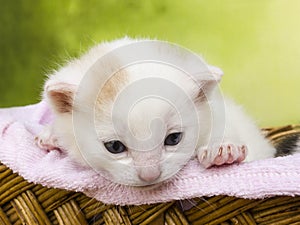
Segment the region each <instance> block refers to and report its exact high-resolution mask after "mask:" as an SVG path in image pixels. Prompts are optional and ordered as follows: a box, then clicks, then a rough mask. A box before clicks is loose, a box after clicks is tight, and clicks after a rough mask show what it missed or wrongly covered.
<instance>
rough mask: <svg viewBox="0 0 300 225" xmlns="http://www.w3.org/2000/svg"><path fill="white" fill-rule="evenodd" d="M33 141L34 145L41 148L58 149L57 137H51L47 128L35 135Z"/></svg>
mask: <svg viewBox="0 0 300 225" xmlns="http://www.w3.org/2000/svg"><path fill="white" fill-rule="evenodd" d="M34 142H35V144H36V146H38V147H39V148H40V149H43V150H47V151H52V150H59V147H58V143H57V139H56V138H55V137H53V136H52V135H51V134H50V132H49V131H47V130H46V131H44V132H42V133H41V134H40V135H38V136H36V137H35V138H34Z"/></svg>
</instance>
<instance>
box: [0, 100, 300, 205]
mask: <svg viewBox="0 0 300 225" xmlns="http://www.w3.org/2000/svg"><path fill="white" fill-rule="evenodd" d="M52 119H53V118H52V114H51V112H50V110H49V109H48V107H47V105H46V104H45V103H44V102H41V103H39V104H36V105H31V106H26V107H17V108H9V109H0V161H1V162H2V163H4V164H5V165H7V166H8V167H10V168H11V169H12V170H13V171H14V172H18V173H19V174H20V175H21V176H23V177H24V178H25V179H27V180H28V181H32V182H34V183H39V184H42V185H44V186H48V187H55V188H63V189H67V190H73V191H80V192H84V193H85V194H86V195H88V196H90V197H94V198H96V199H98V200H100V201H102V202H104V203H110V204H119V205H125V204H126V205H129V204H137V205H138V204H145V203H156V202H166V201H170V200H178V199H189V198H193V197H200V196H213V195H229V196H236V197H242V198H263V197H268V196H274V195H290V196H294V195H300V154H297V155H294V156H288V157H282V158H276V159H268V160H261V161H256V162H251V163H242V164H240V165H236V164H235V165H230V166H223V167H219V168H211V169H207V170H205V171H203V170H201V169H200V166H199V165H198V163H197V161H196V160H192V161H190V162H189V163H188V164H187V165H186V166H185V167H184V168H183V169H182V170H181V171H180V173H179V176H177V177H176V178H174V179H173V180H171V181H169V182H168V183H165V184H163V185H162V186H160V187H159V188H157V189H149V190H147V189H143V188H132V187H128V186H123V185H117V184H114V183H112V182H111V181H109V180H106V179H105V178H104V177H102V176H101V175H100V174H98V173H97V172H95V171H94V170H92V169H84V168H82V167H80V166H78V165H76V163H74V162H72V161H71V160H70V159H69V158H68V157H67V156H66V155H64V154H62V153H60V152H59V151H51V152H46V151H43V150H41V149H39V148H37V147H36V146H35V144H34V137H35V135H36V134H37V133H38V132H39V131H40V130H41V129H42V127H43V126H44V125H45V124H47V123H50V122H51V120H52Z"/></svg>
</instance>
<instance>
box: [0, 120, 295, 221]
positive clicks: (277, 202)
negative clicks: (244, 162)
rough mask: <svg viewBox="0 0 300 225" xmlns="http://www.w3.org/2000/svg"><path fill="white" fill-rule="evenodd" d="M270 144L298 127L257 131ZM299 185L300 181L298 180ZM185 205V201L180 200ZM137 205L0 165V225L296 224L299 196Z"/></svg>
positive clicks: (197, 199) (220, 197) (220, 198)
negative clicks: (109, 201) (35, 179)
mask: <svg viewBox="0 0 300 225" xmlns="http://www.w3.org/2000/svg"><path fill="white" fill-rule="evenodd" d="M263 131H264V132H265V134H266V136H267V137H268V138H269V139H270V140H271V142H272V143H273V144H274V145H275V146H276V145H278V144H280V143H282V142H283V141H284V140H286V138H288V137H291V136H294V135H300V126H299V125H296V126H285V127H279V128H267V129H264V130H263ZM299 182H300V181H299ZM185 201H187V200H185ZM189 202H190V204H191V206H192V207H191V208H190V209H189V210H186V211H183V210H182V204H185V203H184V202H182V201H173V202H168V203H160V204H151V205H143V206H115V205H106V204H103V203H101V202H99V201H97V200H95V199H92V198H89V197H87V196H85V195H84V194H82V193H76V192H72V191H66V190H61V189H54V188H47V187H43V186H41V185H36V184H33V183H29V182H27V181H26V180H24V179H23V178H22V177H21V176H19V175H18V174H16V173H13V172H12V171H11V170H10V169H9V168H7V167H6V166H5V165H3V164H0V225H18V224H26V225H32V224H36V225H39V224H42V225H51V224H54V225H55V224H60V225H62V224H65V225H86V224H91V225H100V224H111V225H115V224H125V225H129V224H141V225H143V224H166V225H180V224H182V225H187V224H211V225H212V224H224V225H229V224H242V225H243V224H261V225H268V224H276V225H283V224H293V225H296V224H299V225H300V196H295V197H287V196H282V197H272V198H267V199H262V200H248V199H241V198H235V197H228V196H214V197H209V198H208V197H205V198H195V199H191V200H189Z"/></svg>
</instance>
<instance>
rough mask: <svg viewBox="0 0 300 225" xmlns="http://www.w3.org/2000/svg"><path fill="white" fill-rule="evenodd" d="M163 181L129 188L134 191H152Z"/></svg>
mask: <svg viewBox="0 0 300 225" xmlns="http://www.w3.org/2000/svg"><path fill="white" fill-rule="evenodd" d="M162 183H163V181H161V182H158V183H151V184H141V185H136V186H131V187H133V188H136V189H144V190H153V189H156V188H159V187H160V186H161V185H162Z"/></svg>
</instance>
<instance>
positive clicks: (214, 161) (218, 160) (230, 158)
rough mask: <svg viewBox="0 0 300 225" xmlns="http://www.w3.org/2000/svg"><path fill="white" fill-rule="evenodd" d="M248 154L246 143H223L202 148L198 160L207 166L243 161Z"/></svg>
mask: <svg viewBox="0 0 300 225" xmlns="http://www.w3.org/2000/svg"><path fill="white" fill-rule="evenodd" d="M246 155H247V146H246V145H234V144H221V145H220V146H218V147H214V148H212V149H208V148H201V149H200V150H199V152H198V160H199V162H200V164H202V165H203V166H204V167H205V168H208V167H211V166H214V165H216V166H220V165H223V164H232V163H235V162H238V163H239V162H242V161H243V160H245V158H246Z"/></svg>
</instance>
